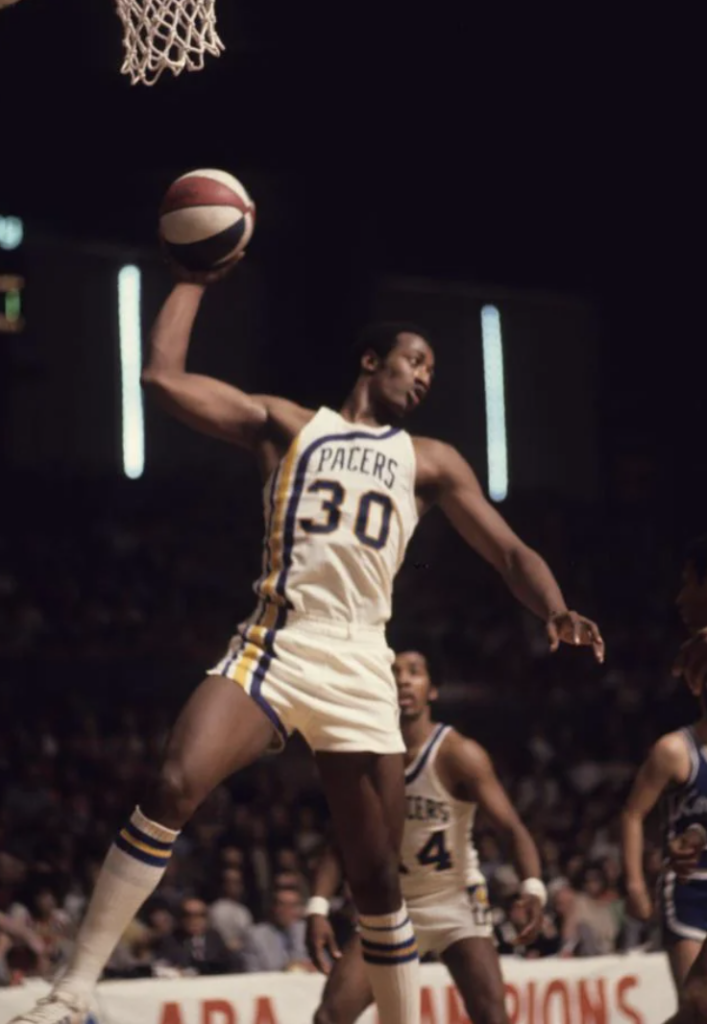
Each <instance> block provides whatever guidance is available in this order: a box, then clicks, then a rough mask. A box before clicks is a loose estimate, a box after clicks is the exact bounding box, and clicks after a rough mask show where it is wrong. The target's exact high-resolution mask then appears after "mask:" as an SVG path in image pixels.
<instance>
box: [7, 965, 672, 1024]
mask: <svg viewBox="0 0 707 1024" xmlns="http://www.w3.org/2000/svg"><path fill="white" fill-rule="evenodd" d="M503 975H504V978H505V981H506V1001H507V1006H508V1014H509V1017H510V1021H511V1024H663V1021H665V1020H666V1019H667V1018H668V1017H669V1016H670V1015H671V1014H672V1013H674V1012H675V1007H676V1002H675V994H674V991H673V983H672V980H671V977H670V971H669V969H668V962H667V959H666V958H665V956H664V955H663V954H662V953H656V954H652V955H648V956H647V955H643V954H639V953H636V954H631V955H629V956H607V957H593V958H586V959H577V960H557V959H547V960H516V959H514V958H513V957H505V958H504V959H503ZM422 980H423V990H422V1024H469V1019H468V1017H467V1016H466V1014H465V1013H464V1010H463V1008H462V1005H461V1001H460V999H459V997H458V995H457V992H456V990H455V989H454V987H453V986H452V985H451V983H450V980H449V975H448V974H447V972H446V970H445V969H444V967H442V966H439V965H437V964H430V965H425V966H424V967H423V968H422ZM321 989H322V979H321V977H319V976H315V975H311V974H245V975H244V974H240V975H232V974H231V975H220V976H218V977H205V978H178V979H176V980H175V981H163V980H160V981H158V980H149V979H148V980H145V981H110V982H104V983H103V984H101V985H99V986H98V991H97V996H96V1014H95V1017H96V1020H97V1021H98V1024H311V1022H312V1017H313V1015H314V1011H315V1009H316V1007H317V1004H318V1001H319V996H320V993H321ZM46 990H47V986H46V985H42V984H40V983H38V982H34V983H31V984H27V985H24V986H21V987H19V988H9V989H0V1024H6V1022H7V1021H8V1020H9V1019H10V1018H11V1017H13V1016H14V1015H15V1014H17V1013H21V1012H22V1011H23V1010H26V1009H28V1008H29V1007H30V1006H31V1005H32V1004H33V1003H34V1001H35V1000H36V999H37V997H38V996H40V995H42V994H44V992H45V991H46ZM376 1020H377V1016H376V1014H375V1011H369V1012H368V1013H366V1014H365V1015H364V1016H363V1017H361V1020H360V1024H376Z"/></svg>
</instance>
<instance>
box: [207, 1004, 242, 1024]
mask: <svg viewBox="0 0 707 1024" xmlns="http://www.w3.org/2000/svg"><path fill="white" fill-rule="evenodd" d="M236 1020H237V1018H236V1011H235V1009H234V1007H233V1006H231V1004H230V1003H227V1002H226V1000H225V999H206V1000H205V1001H204V1002H203V1003H202V1004H201V1024H236Z"/></svg>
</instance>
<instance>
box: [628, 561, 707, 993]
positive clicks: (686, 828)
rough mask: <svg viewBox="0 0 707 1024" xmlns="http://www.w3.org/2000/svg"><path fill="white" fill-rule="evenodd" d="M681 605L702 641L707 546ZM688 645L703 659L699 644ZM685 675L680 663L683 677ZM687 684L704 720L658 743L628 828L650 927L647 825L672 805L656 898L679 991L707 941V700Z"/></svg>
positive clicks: (637, 889)
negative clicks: (660, 808)
mask: <svg viewBox="0 0 707 1024" xmlns="http://www.w3.org/2000/svg"><path fill="white" fill-rule="evenodd" d="M677 605H678V608H679V610H680V614H681V616H682V619H683V621H684V623H685V625H686V626H687V627H688V629H690V631H691V632H692V633H693V636H695V637H696V636H697V635H698V633H699V629H700V628H701V627H703V626H704V625H705V624H707V542H706V541H697V542H695V543H693V544H692V545H691V546H690V548H689V549H688V553H687V557H686V561H685V565H684V568H683V576H682V586H681V589H680V593H679V595H678V599H677ZM688 643H689V644H690V646H691V648H692V649H693V650H695V651H696V652H697V650H698V648H695V647H694V645H693V642H692V641H689V642H688ZM696 660H697V659H695V661H696ZM682 667H683V666H682V662H681V661H680V662H679V663H678V668H679V670H680V671H681V670H682ZM686 667H687V663H686ZM685 678H686V683H687V685H688V687H689V689H690V691H691V693H692V694H693V695H694V696H695V698H696V699H697V701H698V703H699V708H700V717H699V718H698V719H697V720H696V721H695V722H693V723H692V725H690V726H687V727H685V728H683V729H679V730H678V731H677V732H670V733H666V735H664V736H661V738H660V739H659V740H658V741H657V742H656V743H655V745H654V746H653V748H652V749H651V751H650V753H649V755H648V757H647V759H646V761H645V762H644V763H643V765H642V766H641V768H640V770H639V772H638V775H637V777H636V781H635V783H634V785H633V788H632V790H631V793H630V795H629V797H628V800H627V803H626V806H625V808H624V813H623V822H622V823H623V850H624V862H625V868H626V884H627V889H628V900H629V908H630V909H631V911H632V912H633V914H634V915H635V916H636V917H638V918H639V919H641V920H647V919H648V918H650V916H651V915H652V911H653V903H652V898H651V894H650V893H649V892H648V889H647V886H646V882H645V877H644V873H643V822H644V819H645V817H646V815H647V814H648V813H649V812H650V811H651V810H652V809H653V807H654V806H655V805H656V803H657V802H658V800H659V799H660V798H661V797H663V798H664V802H665V825H664V848H665V852H666V863H665V868H664V870H663V872H662V874H661V878H660V882H659V886H658V892H657V894H656V895H657V899H658V904H659V908H660V914H661V919H662V924H663V933H664V937H665V943H666V947H667V952H668V957H669V959H670V966H671V969H672V972H673V977H674V979H675V984H676V986H677V988H678V991H680V990H681V989H682V987H683V984H684V982H685V978H686V977H687V975H688V972H689V971H690V969H691V967H692V965H693V963H694V962H695V959H696V957H697V955H698V953H699V952H700V948H701V946H702V944H703V943H704V941H705V939H706V938H707V851H705V849H704V847H705V841H707V832H705V827H706V826H707V694H706V693H705V687H704V679H703V677H702V675H701V673H700V672H698V671H695V664H693V665H692V666H691V668H690V667H689V668H688V671H687V672H686V673H685Z"/></svg>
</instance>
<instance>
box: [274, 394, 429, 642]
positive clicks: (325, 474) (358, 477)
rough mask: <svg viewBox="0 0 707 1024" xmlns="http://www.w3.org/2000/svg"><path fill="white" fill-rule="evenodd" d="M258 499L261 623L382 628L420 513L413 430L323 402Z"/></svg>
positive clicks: (388, 614) (297, 437) (388, 616)
mask: <svg viewBox="0 0 707 1024" xmlns="http://www.w3.org/2000/svg"><path fill="white" fill-rule="evenodd" d="M264 500H265V523H266V529H265V550H264V557H263V574H262V576H261V578H260V579H259V580H258V582H257V583H256V584H255V591H256V593H257V594H258V596H259V598H260V599H261V606H260V609H259V614H258V613H256V615H257V621H259V622H262V623H263V624H264V625H265V626H266V628H270V629H272V628H275V629H277V628H281V627H282V626H283V625H284V624H285V621H288V622H289V621H290V620H291V619H294V618H296V617H297V616H298V615H299V616H305V617H306V618H308V619H326V620H334V621H339V622H344V623H347V624H350V625H352V626H354V627H355V626H356V625H360V626H363V627H380V628H381V629H382V627H383V626H384V625H385V623H386V622H387V621H388V619H389V618H390V613H391V597H392V590H393V580H394V577H395V574H396V573H397V571H398V569H399V568H400V565H401V564H402V561H403V558H404V556H405V549H406V547H407V544H408V541H409V540H410V537H411V535H412V533H413V531H414V529H415V527H416V525H417V519H418V516H417V507H416V504H415V450H414V448H413V444H412V439H411V437H410V435H409V434H407V433H406V432H405V431H404V430H400V429H398V428H397V427H370V426H366V425H364V424H360V423H351V422H349V421H348V420H345V419H344V418H343V416H341V415H339V413H337V412H333V411H332V410H331V409H326V408H322V409H320V410H319V411H318V412H317V413H316V414H315V415H314V416H313V418H312V419H311V420H310V422H309V423H308V424H307V425H306V426H305V427H304V428H303V429H302V430H301V431H300V432H299V434H298V435H297V436H296V437H295V438H294V440H293V441H292V444H291V446H290V449H289V451H288V452H287V454H286V455H285V457H284V458H283V460H282V462H281V463H280V465H279V466H278V468H277V470H276V471H275V472H274V473H273V474H272V476H271V478H270V480H269V481H268V482H267V484H266V486H265V492H264ZM291 613H294V615H292V614H291ZM270 619H272V621H270Z"/></svg>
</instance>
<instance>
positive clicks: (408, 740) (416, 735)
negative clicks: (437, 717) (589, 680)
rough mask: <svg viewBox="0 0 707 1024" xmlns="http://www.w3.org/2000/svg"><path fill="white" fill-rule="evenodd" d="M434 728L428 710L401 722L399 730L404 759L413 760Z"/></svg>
mask: <svg viewBox="0 0 707 1024" xmlns="http://www.w3.org/2000/svg"><path fill="white" fill-rule="evenodd" d="M434 729H435V724H434V722H433V721H432V719H431V717H430V713H429V710H427V711H425V712H424V713H423V714H422V715H420V717H419V718H413V719H412V720H411V721H409V722H403V723H402V725H401V727H400V731H401V732H402V734H403V743H404V744H405V751H406V761H407V762H408V763H409V762H410V761H414V759H415V758H416V757H417V754H418V753H419V751H420V750H421V749H422V747H424V745H425V743H426V742H427V740H428V739H429V738H430V736H431V735H432V733H433V732H434Z"/></svg>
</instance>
